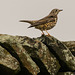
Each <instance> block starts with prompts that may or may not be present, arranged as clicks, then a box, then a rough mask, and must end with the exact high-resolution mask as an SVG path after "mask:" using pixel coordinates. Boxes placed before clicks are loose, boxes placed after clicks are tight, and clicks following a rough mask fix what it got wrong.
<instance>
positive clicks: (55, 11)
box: [49, 9, 63, 15]
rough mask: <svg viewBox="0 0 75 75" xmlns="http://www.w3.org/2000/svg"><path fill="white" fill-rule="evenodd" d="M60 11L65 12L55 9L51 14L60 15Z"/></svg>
mask: <svg viewBox="0 0 75 75" xmlns="http://www.w3.org/2000/svg"><path fill="white" fill-rule="evenodd" d="M60 11H63V10H60V9H53V10H52V11H51V12H50V14H54V15H58V13H59V12H60ZM50 14H49V15H50Z"/></svg>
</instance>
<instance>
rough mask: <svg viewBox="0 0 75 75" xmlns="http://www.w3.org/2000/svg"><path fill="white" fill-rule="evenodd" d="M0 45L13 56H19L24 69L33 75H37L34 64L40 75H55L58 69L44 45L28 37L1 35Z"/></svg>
mask: <svg viewBox="0 0 75 75" xmlns="http://www.w3.org/2000/svg"><path fill="white" fill-rule="evenodd" d="M0 44H1V45H2V46H3V47H5V48H7V49H8V51H9V52H10V53H11V54H12V55H13V56H14V55H15V56H16V55H17V56H19V59H20V61H21V62H22V64H23V66H24V67H26V68H27V69H28V70H29V72H31V73H32V74H33V75H37V73H39V69H38V67H37V66H36V65H35V63H34V62H36V64H37V65H38V66H39V68H40V71H41V72H40V73H43V74H44V75H48V74H51V75H55V74H56V73H57V72H58V70H59V68H60V65H59V62H58V60H57V59H56V57H54V55H53V54H52V53H51V52H49V50H48V48H47V47H46V45H44V44H43V43H41V42H39V41H34V40H32V39H30V38H28V37H20V36H8V35H1V36H0ZM10 48H11V50H10ZM15 53H16V54H15ZM28 54H29V55H30V56H31V58H32V59H33V60H34V62H33V61H32V60H31V58H30V57H29V55H28ZM15 56H14V57H15ZM17 56H16V58H17ZM17 59H18V58H17ZM33 71H34V72H33ZM35 72H36V73H35ZM48 72H49V73H48ZM34 73H35V74H34Z"/></svg>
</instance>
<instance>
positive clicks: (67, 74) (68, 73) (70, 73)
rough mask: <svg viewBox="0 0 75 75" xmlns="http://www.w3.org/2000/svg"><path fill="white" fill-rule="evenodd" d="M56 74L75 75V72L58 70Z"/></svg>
mask: <svg viewBox="0 0 75 75" xmlns="http://www.w3.org/2000/svg"><path fill="white" fill-rule="evenodd" d="M57 75H75V72H59V73H58V74H57Z"/></svg>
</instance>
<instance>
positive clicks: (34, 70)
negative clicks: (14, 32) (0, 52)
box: [0, 35, 40, 75]
mask: <svg viewBox="0 0 75 75" xmlns="http://www.w3.org/2000/svg"><path fill="white" fill-rule="evenodd" d="M20 39H21V38H20V37H15V36H9V35H1V36H0V45H1V46H3V47H4V48H6V49H7V50H8V51H9V52H10V53H11V54H12V55H13V56H14V57H16V58H17V59H18V61H19V62H20V63H21V64H22V65H23V67H25V69H27V70H28V71H29V73H31V74H33V75H37V74H38V73H39V71H40V70H39V67H38V66H37V65H36V63H35V62H34V61H33V60H32V59H31V57H30V56H29V55H28V53H27V51H26V50H25V49H24V48H23V47H22V45H21V44H20V43H19V42H20V41H21V40H22V39H21V40H20ZM23 41H24V40H23ZM23 69H24V68H23ZM25 74H27V73H25Z"/></svg>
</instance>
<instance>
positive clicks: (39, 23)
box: [20, 9, 62, 35]
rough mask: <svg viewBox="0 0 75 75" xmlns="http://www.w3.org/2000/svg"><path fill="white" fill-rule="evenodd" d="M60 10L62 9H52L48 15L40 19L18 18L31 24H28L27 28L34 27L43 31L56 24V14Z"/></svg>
mask: <svg viewBox="0 0 75 75" xmlns="http://www.w3.org/2000/svg"><path fill="white" fill-rule="evenodd" d="M60 11H62V10H59V9H53V10H52V11H51V12H50V14H49V15H48V16H46V17H44V18H42V19H40V20H33V21H29V20H20V22H27V23H30V24H31V26H29V27H28V28H31V27H35V28H36V29H39V30H41V31H42V33H43V31H46V32H47V30H49V29H51V28H53V27H54V26H55V25H56V23H57V19H58V17H57V15H58V13H59V12H60ZM47 33H48V32H47ZM43 34H44V33H43ZM48 35H50V34H49V33H48Z"/></svg>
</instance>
